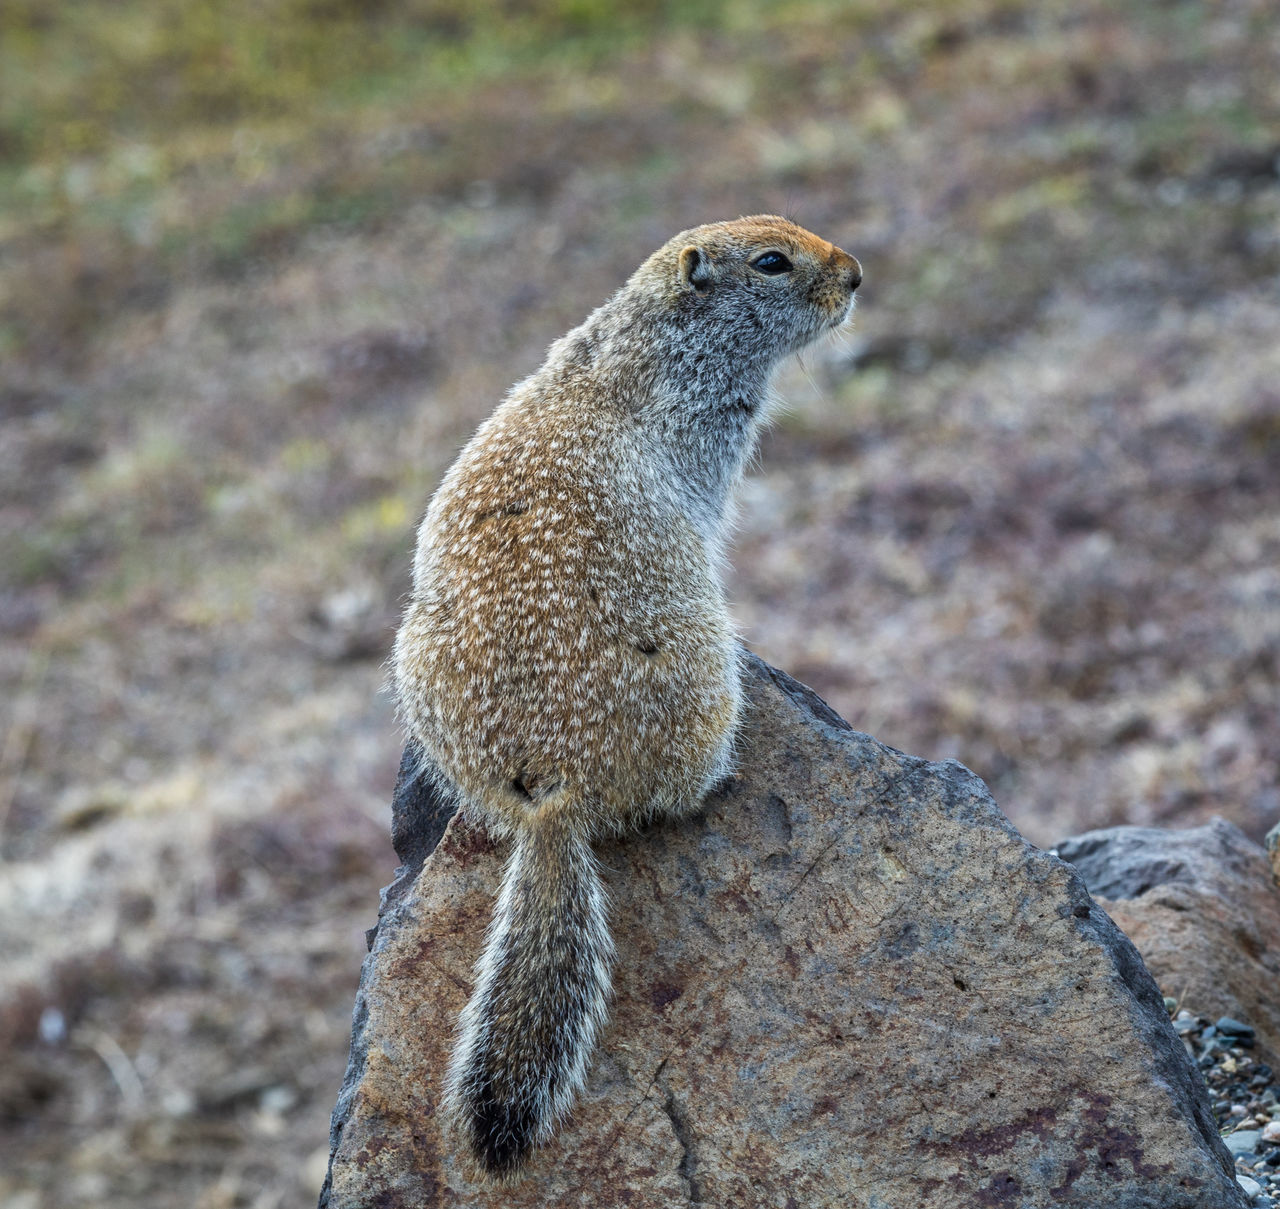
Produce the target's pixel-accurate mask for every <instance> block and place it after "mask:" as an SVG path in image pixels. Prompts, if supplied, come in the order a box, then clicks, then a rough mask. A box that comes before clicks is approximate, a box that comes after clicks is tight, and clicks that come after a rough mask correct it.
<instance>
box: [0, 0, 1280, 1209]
mask: <svg viewBox="0 0 1280 1209" xmlns="http://www.w3.org/2000/svg"><path fill="white" fill-rule="evenodd" d="M125 10H129V11H128V12H126V11H125ZM240 10H241V6H240V4H239V3H238V2H237V3H236V4H229V5H228V6H227V11H228V13H229V14H230V16H229V17H228V18H227V21H228V24H226V25H225V26H220V25H219V24H218V23H217V20H216V19H215V18H213V17H209V16H208V15H207V14H205V16H203V17H201V16H199V15H196V14H195V10H194V9H191V8H187V9H184V6H182V5H179V4H176V3H174V0H140V2H139V3H136V4H134V5H132V6H118V5H112V4H108V3H106V0H92V2H88V0H87V2H86V3H85V4H82V5H69V6H66V8H65V11H63V10H61V9H59V10H57V11H59V12H62V13H63V15H60V16H56V17H54V16H49V15H48V14H49V13H50V12H52V11H55V10H51V9H49V8H47V7H46V6H43V5H40V4H37V3H35V2H34V0H31V2H30V3H27V2H25V0H24V2H21V3H15V5H13V6H11V7H10V8H9V9H8V11H7V12H6V13H5V14H3V15H0V72H3V74H4V77H5V79H6V80H7V81H10V82H12V91H10V88H8V87H7V88H6V89H5V90H4V91H5V92H6V93H7V94H8V95H7V97H5V98H3V99H0V686H2V687H0V1047H2V1050H0V1205H4V1206H5V1207H6V1209H10V1207H12V1209H62V1207H63V1206H81V1205H93V1206H96V1207H102V1209H112V1207H115V1206H120V1207H122V1209H123V1207H124V1206H128V1207H129V1209H159V1207H161V1206H181V1207H183V1209H191V1207H195V1209H232V1207H240V1206H244V1207H246V1209H275V1207H276V1206H285V1205H295V1204H307V1203H310V1202H311V1201H312V1200H313V1198H314V1196H315V1194H316V1192H317V1191H318V1189H319V1186H320V1182H321V1179H322V1177H323V1172H324V1159H325V1155H326V1147H327V1120H328V1113H329V1110H330V1108H331V1107H332V1101H333V1097H334V1094H335V1093H336V1090H337V1086H338V1082H339V1079H340V1077H341V1073H342V1069H343V1065H344V1062H345V1056H346V1044H347V1037H348V1031H349V1026H350V1009H351V1000H352V995H353V992H354V989H355V984H356V979H357V976H358V970H359V964H360V960H361V957H362V954H363V951H364V943H363V932H364V929H365V928H367V927H369V926H370V925H371V924H372V923H373V921H374V918H375V914H376V908H377V892H378V888H379V886H381V885H383V884H385V883H386V882H387V881H389V880H390V877H391V873H392V870H393V868H394V865H395V857H394V853H393V852H392V851H391V848H390V843H389V839H388V834H387V831H388V823H389V810H388V800H389V794H390V790H391V787H392V783H393V780H394V775H395V770H396V764H397V760H398V752H399V739H398V735H397V732H396V729H395V724H394V720H393V717H392V711H391V708H390V705H389V702H388V700H387V698H386V696H385V694H384V693H383V691H382V685H383V678H384V672H383V668H382V661H383V660H384V659H385V658H386V655H387V652H388V649H389V644H390V639H391V633H392V629H393V626H394V624H395V617H396V615H397V611H398V609H399V602H400V600H401V599H402V597H403V594H404V592H405V591H406V588H407V585H408V567H409V557H410V549H411V539H412V531H413V525H414V521H415V519H416V517H417V515H418V514H419V513H420V511H421V509H422V507H423V506H424V504H425V501H426V499H427V497H428V495H429V493H430V490H431V488H432V486H433V484H434V483H435V481H436V480H437V479H438V477H439V475H440V474H441V472H442V471H443V469H444V467H445V466H446V465H447V464H448V462H449V460H450V459H451V457H452V456H453V454H454V453H455V452H456V450H457V448H458V446H459V445H460V444H461V442H462V441H463V440H465V438H466V436H467V435H468V433H469V432H470V431H471V429H472V428H473V427H474V426H475V424H476V423H478V421H479V420H480V419H482V418H483V416H484V415H485V414H486V413H487V412H488V411H489V410H490V409H491V408H492V407H493V406H494V404H495V402H496V401H497V399H498V398H499V397H500V396H501V393H502V392H503V391H504V390H505V388H506V387H507V386H508V385H509V384H510V383H511V382H512V381H514V380H515V379H517V378H518V377H519V376H521V375H522V374H524V373H526V372H528V371H529V370H531V369H532V368H534V367H535V366H536V364H537V363H538V360H539V358H540V356H541V353H542V350H543V349H544V348H545V346H546V344H547V342H548V341H549V340H550V339H552V338H554V337H555V336H557V335H559V334H561V333H562V332H563V331H565V330H566V329H567V328H568V327H569V326H570V325H572V324H573V323H574V322H576V321H577V320H578V319H580V318H581V317H582V316H583V315H584V314H585V313H586V311H587V310H588V309H590V308H591V307H592V306H593V305H595V304H596V303H597V302H598V301H600V300H601V299H603V298H604V297H605V296H606V295H607V294H608V293H609V291H610V290H612V289H613V288H615V287H616V286H617V285H618V284H619V283H620V282H621V280H622V279H623V278H624V277H625V275H626V274H627V273H628V272H630V270H631V269H632V268H633V267H634V266H635V265H636V264H637V263H639V261H640V260H641V259H642V258H643V257H644V256H645V255H647V254H648V252H650V251H651V250H652V249H653V248H654V247H656V246H657V245H658V244H660V243H662V242H663V241H665V240H666V239H667V238H668V237H669V236H670V235H671V234H673V233H674V232H675V231H677V230H680V229H681V228H683V227H686V226H690V225H693V224H695V223H697V222H701V221H706V220H710V219H714V218H720V217H726V216H732V215H736V214H740V213H753V212H759V211H785V212H787V213H789V214H791V215H792V216H793V217H794V218H796V219H797V221H799V222H801V223H803V224H804V225H806V226H809V227H811V228H813V229H814V230H816V231H818V232H819V233H821V234H823V235H825V236H827V237H829V238H831V239H833V240H835V241H836V242H837V243H839V244H841V245H842V246H843V247H845V248H846V249H848V250H849V251H851V252H854V253H855V254H856V255H857V256H858V257H859V258H860V259H861V260H862V262H863V266H864V269H865V273H866V280H865V285H864V288H863V289H862V291H860V296H861V303H860V306H859V310H858V314H857V317H856V323H855V326H854V329H853V331H852V332H851V333H849V334H847V335H845V336H843V337H842V338H841V339H840V340H839V341H838V342H833V343H831V344H829V345H826V346H824V347H822V348H820V349H818V350H816V351H813V352H811V353H810V354H808V355H807V356H806V357H805V359H804V361H803V362H802V363H800V364H797V365H794V366H792V367H790V368H789V369H788V370H787V371H786V373H785V374H784V376H783V378H782V380H781V382H780V385H781V388H782V393H783V395H784V397H785V399H786V401H787V409H786V411H785V412H784V413H783V414H782V415H781V416H780V417H779V419H778V421H777V423H776V425H775V427H774V428H773V430H772V431H771V432H770V434H769V435H768V437H767V438H766V440H765V441H764V443H763V447H762V450H761V454H760V457H759V459H758V465H757V467H756V468H755V470H754V471H753V473H752V475H751V477H750V479H749V481H748V482H747V484H746V486H745V489H744V491H743V493H742V497H741V504H742V507H741V515H740V525H739V534H738V538H737V542H736V548H735V554H734V565H735V570H734V573H733V579H732V584H731V591H732V596H733V599H734V602H735V609H736V613H737V616H738V618H739V619H740V622H741V625H742V629H743V633H744V635H745V637H746V639H747V641H748V642H749V643H750V645H751V646H752V647H753V648H754V649H755V650H756V651H758V652H759V653H760V654H761V655H762V656H764V657H765V658H767V659H769V660H770V661H771V662H774V663H776V664H777V665H779V666H780V667H782V668H785V669H786V670H787V671H789V672H791V673H792V674H793V675H796V676H798V677H799V678H801V679H803V680H805V681H807V682H808V683H809V684H811V685H812V686H813V687H814V688H816V689H817V690H818V691H819V692H820V693H822V694H823V695H824V696H825V697H826V698H827V699H828V700H829V701H830V702H831V703H832V705H833V706H835V707H836V708H837V709H838V710H839V711H840V712H841V713H843V714H844V715H845V716H846V717H847V718H849V720H850V721H851V722H852V723H853V724H854V725H855V726H857V727H859V728H861V729H865V730H868V731H870V732H871V733H873V734H875V735H876V736H877V737H878V738H880V739H883V740H885V741H886V742H889V743H891V744H893V745H894V746H896V747H900V748H902V749H905V750H907V751H911V752H913V753H916V754H919V755H924V756H930V757H937V758H942V757H947V756H954V757H957V758H959V759H960V760H962V761H963V762H965V763H966V764H968V765H969V766H970V767H972V768H974V769H975V770H976V771H977V772H978V773H980V774H981V775H982V776H983V777H985V778H986V779H987V781H988V782H989V783H990V784H991V786H992V788H993V791H994V792H995V795H996V798H997V800H998V801H999V802H1000V803H1001V804H1002V806H1003V807H1004V808H1005V810H1006V811H1007V812H1008V813H1009V815H1010V817H1011V818H1012V819H1013V820H1014V821H1015V823H1017V824H1018V826H1019V827H1021V828H1022V829H1023V831H1024V832H1025V833H1026V834H1027V835H1028V836H1029V837H1030V838H1031V839H1032V840H1033V841H1035V842H1037V843H1040V844H1050V843H1052V842H1053V841H1054V840H1055V839H1057V838H1059V837H1061V836H1063V835H1066V834H1068V833H1071V832H1076V831H1080V830H1083V829H1086V828H1090V827H1096V826H1104V825H1108V824H1112V823H1118V822H1139V823H1152V822H1155V823H1161V824H1173V825H1184V824H1189V823H1194V822H1198V821H1200V820H1202V819H1204V818H1206V817H1208V816H1209V815H1212V814H1222V815H1225V816H1226V817H1228V818H1230V819H1231V820H1233V821H1234V822H1236V823H1238V824H1239V825H1240V826H1241V827H1243V828H1244V829H1245V831H1246V832H1248V833H1249V834H1250V835H1252V836H1254V837H1255V838H1258V837H1260V836H1261V835H1262V834H1263V832H1264V831H1265V830H1266V829H1267V828H1268V827H1269V826H1271V825H1272V824H1274V823H1275V822H1276V821H1277V819H1280V771H1278V770H1280V704H1278V703H1280V687H1278V685H1280V75H1278V74H1277V73H1276V71H1275V64H1276V62H1277V61H1280V20H1277V18H1276V16H1275V12H1274V6H1273V5H1272V4H1271V3H1270V2H1269V0H1224V2H1223V3H1220V4H1215V5H1212V6H1209V5H1202V4H1196V3H1190V2H1189V0H1168V2H1166V0H1159V2H1157V0H1149V2H1144V3H1139V2H1137V0H1128V2H1125V3H1119V4H1117V3H1108V2H1104V0H1073V2H1072V3H1070V4H1068V3H1066V2H1065V0H1064V2H1057V0H1053V2H1050V3H1038V4H1029V3H1023V4H1020V3H1013V2H1004V0H930V2H929V3H925V4H919V5H912V6H903V5H896V4H891V3H889V2H888V0H881V2H878V3H877V2H868V3H860V4H854V5H850V4H837V3H835V2H834V0H812V2H808V3H797V4H788V5H771V4H766V3H764V2H763V0H759V2H741V3H736V4H724V5H719V4H711V3H706V4H697V5H693V6H685V8H684V9H683V10H682V11H683V12H684V15H683V16H677V15H675V6H668V5H666V4H663V3H660V2H658V0H651V2H650V3H648V4H642V5H640V6H638V7H637V8H635V10H634V12H633V14H632V16H630V17H628V18H627V19H626V20H623V19H622V18H620V17H619V16H618V14H617V13H615V12H614V11H612V9H611V7H610V6H609V5H607V4H603V3H595V4H593V3H568V2H567V0H564V2H560V3H553V2H551V0H542V2H539V3H531V4H528V5H515V4H502V3H498V2H496V0H493V2H487V3H484V4H477V5H473V6H466V5H461V4H457V3H454V4H450V3H445V2H442V0H434V2H427V0H421V2H419V3H415V4H407V5H405V6H404V10H403V12H400V11H399V10H396V9H395V8H394V6H385V5H371V6H357V5H348V4H344V3H343V2H342V0H332V2H330V3H324V4H321V3H317V2H315V0H307V2H306V3H303V0H277V3H275V5H274V7H273V6H272V5H268V6H266V15H265V16H261V17H250V16H247V15H245V14H248V13H249V12H250V9H249V8H247V7H246V8H244V10H243V13H241V12H240ZM254 11H256V10H254ZM200 12H201V13H203V12H204V10H203V9H201V10H200ZM237 13H240V17H241V18H243V19H242V20H240V19H239V18H237V20H238V22H239V23H235V22H232V21H231V18H232V17H235V16H236V14H237ZM500 18H501V20H503V21H506V22H507V23H508V24H507V25H503V26H501V28H504V29H509V30H511V31H514V32H510V33H508V34H506V35H502V36H499V35H498V34H496V33H494V32H493V30H494V29H495V28H498V26H496V25H494V24H493V23H494V22H497V21H499V19H500ZM254 21H257V22H258V23H259V24H258V25H255V24H254ZM202 22H203V24H202ZM211 22H212V24H210V23H211ZM271 22H274V26H273V27H272V28H273V29H274V31H275V32H273V33H271V34H270V35H268V34H267V33H264V32H263V30H264V29H266V28H267V25H264V24H263V23H268V24H269V23H271ZM77 23H79V24H77ZM273 37H279V38H280V39H282V40H283V41H282V45H286V46H287V48H288V54H284V53H283V52H282V53H281V55H280V56H278V57H277V58H273V57H272V55H271V53H270V51H271V48H272V42H271V38H273ZM255 39H257V40H255ZM286 68H289V70H286ZM15 96H16V97H17V99H16V100H15V99H14V97H15ZM441 1027H450V1023H449V1022H441Z"/></svg>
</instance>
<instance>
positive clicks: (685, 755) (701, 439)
mask: <svg viewBox="0 0 1280 1209" xmlns="http://www.w3.org/2000/svg"><path fill="white" fill-rule="evenodd" d="M769 251H773V252H776V253H781V254H782V255H784V256H785V257H786V258H787V259H788V260H789V261H790V262H791V264H792V266H793V267H792V268H791V270H790V271H789V272H783V273H779V274H775V275H766V274H765V273H762V272H761V271H759V270H758V269H757V268H755V267H752V262H753V261H758V258H759V257H760V255H761V254H762V253H765V252H769ZM860 280H861V268H860V266H859V265H858V263H857V261H856V260H854V259H853V257H851V256H848V255H847V254H846V253H844V252H842V251H840V249H838V248H835V247H833V246H832V245H831V244H830V243H828V242H826V241H825V240H822V239H819V238H818V237H817V236H814V235H812V234H810V233H809V232H807V231H804V230H802V229H801V228H799V227H797V226H795V225H794V224H792V223H790V222H787V221H786V220H784V219H780V218H775V217H769V216H766V217H757V218H746V219H738V220H736V221H734V222H726V223H716V224H711V225H709V226H705V227H698V228H695V229H694V230H692V231H686V232H683V233H681V234H680V235H678V236H677V237H676V238H675V239H673V240H672V241H670V242H669V243H668V244H666V245H665V246H664V247H662V248H661V249H659V250H658V251H657V252H655V253H654V255H653V256H651V257H650V258H649V259H648V260H647V261H646V262H645V263H644V264H643V265H641V267H640V268H639V269H638V270H637V271H636V273H635V274H634V275H633V276H632V277H631V279H630V280H629V281H628V282H627V284H626V285H625V286H624V287H623V288H622V289H621V290H620V291H619V292H618V293H617V294H616V295H615V296H614V297H613V298H612V299H610V300H609V302H607V303H606V304H605V305H604V306H602V307H601V308H600V309H599V310H597V311H596V312H594V313H593V314H592V315H591V316H590V317H589V318H588V319H587V320H586V322H584V323H583V324H582V325H581V326H580V327H578V328H576V329H575V330H574V331H572V332H570V333H569V334H568V335H567V336H565V337H564V338H563V339H561V340H559V341H557V342H556V343H555V344H554V345H552V347H551V349H550V352H549V354H548V357H547V360H546V363H545V364H544V365H543V366H542V368H541V369H540V370H538V372H537V373H535V374H534V375H533V376H532V377H530V378H528V379H526V380H525V381H524V382H521V383H520V384H519V385H517V386H516V387H515V388H513V390H512V391H511V393H510V395H509V396H508V398H507V399H506V401H505V402H503V403H502V405H501V406H500V407H499V408H498V409H497V411H496V412H495V413H494V414H493V416H491V417H490V418H489V419H488V420H487V421H486V422H485V423H484V424H483V425H481V427H480V429H479V431H478V432H477V433H476V435H475V437H474V438H473V439H472V440H471V442H470V443H469V444H468V445H467V446H466V448H465V449H464V450H463V451H462V454H461V455H460V456H459V458H458V460H457V461H456V462H455V463H454V465H453V467H452V468H451V469H450V470H449V472H448V473H447V474H446V476H445V479H444V481H443V483H442V484H441V486H440V488H439V490H438V491H437V492H436V495H435V497H434V498H433V499H432V501H431V505H430V507H429V509H428V511H427V514H426V518H425V519H424V520H423V522H422V526H421V529H420V531H419V535H418V549H417V556H416V560H415V565H414V591H413V598H412V600H411V603H410V605H409V607H408V610H407V612H406V614H405V618H404V623H403V625H402V627H401V630H400V633H399V636H398V638H397V642H396V651H395V659H394V667H395V682H396V687H397V691H398V696H399V703H400V709H401V713H402V716H403V719H404V721H405V724H406V727H407V729H408V731H409V733H410V737H411V739H412V740H413V741H414V742H416V744H417V745H418V746H419V747H420V749H421V750H422V752H423V753H424V758H425V759H426V760H428V761H429V762H430V764H431V765H432V766H433V767H434V770H435V772H436V774H437V775H438V776H439V777H440V779H441V781H442V782H443V783H444V784H445V785H446V786H447V787H448V788H450V789H452V790H453V791H455V792H456V793H457V794H458V795H459V797H460V798H461V800H462V802H463V804H464V809H465V810H467V811H468V812H469V813H471V814H473V815H475V816H476V817H479V818H480V819H482V820H483V821H484V823H485V824H486V826H488V827H489V828H490V829H491V830H492V831H493V832H494V833H495V834H497V835H499V836H501V837H505V838H509V839H510V840H511V841H512V842H513V846H512V858H511V865H510V866H509V868H508V874H507V878H506V880H505V882H504V886H503V891H502V894H501V895H500V897H499V902H498V908H497V912H496V914H495V920H494V926H493V928H492V930H491V933H490V938H489V943H488V945H487V947H486V951H485V954H484V956H483V958H482V959H481V962H480V964H479V966H478V970H477V987H476V991H475V993H474V994H473V996H472V1000H471V1002H470V1003H469V1004H468V1007H467V1010H466V1012H464V1014H463V1019H462V1022H461V1028H460V1037H459V1044H458V1047H457V1050H456V1052H455V1055H454V1061H453V1066H452V1068H451V1072H450V1078H449V1085H448V1097H449V1102H450V1106H451V1110H452V1114H453V1116H454V1118H455V1119H456V1120H457V1121H458V1122H459V1124H460V1125H461V1127H462V1130H463V1133H464V1135H465V1137H466V1139H467V1143H468V1145H469V1147H470V1148H471V1149H472V1151H473V1152H474V1153H475V1154H476V1155H477V1156H478V1158H479V1160H480V1162H481V1163H482V1165H483V1166H484V1167H485V1168H486V1169H488V1170H490V1171H492V1172H495V1173H498V1174H509V1173H510V1172H511V1171H512V1170H514V1169H515V1168H516V1167H517V1166H518V1165H519V1163H520V1162H521V1161H522V1159H523V1156H524V1155H525V1153H526V1151H527V1150H528V1148H529V1147H530V1146H531V1145H534V1144H537V1143H539V1142H541V1141H544V1140H545V1139H546V1138H547V1137H548V1136H549V1135H550V1132H551V1130H552V1128H553V1127H554V1124H555V1122H556V1120H557V1119H558V1118H559V1117H561V1116H562V1115H563V1114H564V1113H565V1112H566V1111H567V1110H568V1108H569V1106H570V1105H571V1104H572V1100H573V1097H574V1095H575V1093H576V1091H577V1090H578V1088H579V1087H580V1085H581V1083H582V1080H583V1079H584V1077H585V1072H586V1066H587V1060H588V1057H589V1052H590V1049H591V1048H592V1045H593V1044H594V1040H595V1037H596V1034H597V1032H598V1030H599V1028H600V1027H601V1026H602V1024H603V1020H604V1015H605V1008H606V1003H607V997H608V992H609V966H610V963H611V960H612V944H611V941H610V939H609V934H608V928H607V924H606V920H605V907H604V895H603V889H602V887H601V886H600V883H599V878H598V876H597V875H596V873H595V870H594V862H593V858H592V855H591V850H590V843H591V840H592V839H593V838H595V837H597V836H599V835H601V834H605V833H618V832H623V831H626V830H628V829H630V828H634V827H636V826H638V825H639V824H641V823H643V822H644V821H645V820H646V819H648V818H650V817H652V816H654V815H655V814H658V813H674V814H678V813H681V812H684V811H688V810H690V809H692V808H694V807H695V806H696V805H697V804H698V802H699V801H700V799H701V798H702V796H703V795H704V794H705V793H706V791H707V790H708V789H709V788H711V786H712V785H714V784H715V783H716V782H717V781H718V780H720V779H721V778H723V777H724V776H725V775H726V773H727V772H728V771H729V768H730V761H731V753H732V746H733V741H734V735H735V732H736V729H737V726H738V720H739V716H740V712H741V693H740V689H739V677H738V670H737V655H736V653H735V642H734V632H733V626H732V623H731V621H730V619H729V615H728V612H727V610H726V606H725V601H724V593H723V589H722V587H721V583H720V574H719V568H720V564H721V559H722V557H723V547H724V542H725V529H726V524H727V515H726V514H727V511H728V508H729V506H730V494H731V491H732V488H733V486H734V484H735V483H736V481H737V480H738V478H739V477H740V475H741V472H742V468H743V465H744V463H745V461H746V459H747V458H748V457H749V456H750V453H751V450H752V449H753V447H754V442H755V438H756V434H757V432H758V429H759V425H760V423H761V421H762V418H763V416H764V413H765V411H766V410H767V405H768V402H769V387H768V382H769V377H770V374H771V371H772V369H773V367H774V365H775V364H776V362H777V361H778V360H779V359H780V358H781V357H783V356H785V355H786V354H787V353H789V352H792V351H795V350H796V349H799V348H801V347H803V345H805V344H807V343H808V342H809V341H811V340H812V339H814V338H815V337H816V336H818V335H819V334H821V333H822V332H824V331H827V330H830V329H831V328H833V327H835V326H838V325H839V324H841V323H843V321H844V320H845V318H846V317H847V316H848V314H849V311H850V308H851V305H852V296H853V290H854V289H855V288H856V286H857V284H858V282H859V281H860Z"/></svg>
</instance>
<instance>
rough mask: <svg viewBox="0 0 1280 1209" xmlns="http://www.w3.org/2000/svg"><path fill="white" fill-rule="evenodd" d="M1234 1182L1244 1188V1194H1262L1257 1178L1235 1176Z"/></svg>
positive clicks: (1252, 1195) (1253, 1195) (1249, 1195)
mask: <svg viewBox="0 0 1280 1209" xmlns="http://www.w3.org/2000/svg"><path fill="white" fill-rule="evenodd" d="M1236 1183H1237V1184H1239V1185H1240V1187H1241V1188H1243V1189H1244V1194H1245V1196H1248V1197H1255V1196H1261V1195H1262V1185H1261V1184H1259V1183H1258V1181H1257V1180H1251V1179H1250V1178H1249V1177H1248V1176H1247V1175H1238V1176H1236Z"/></svg>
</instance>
